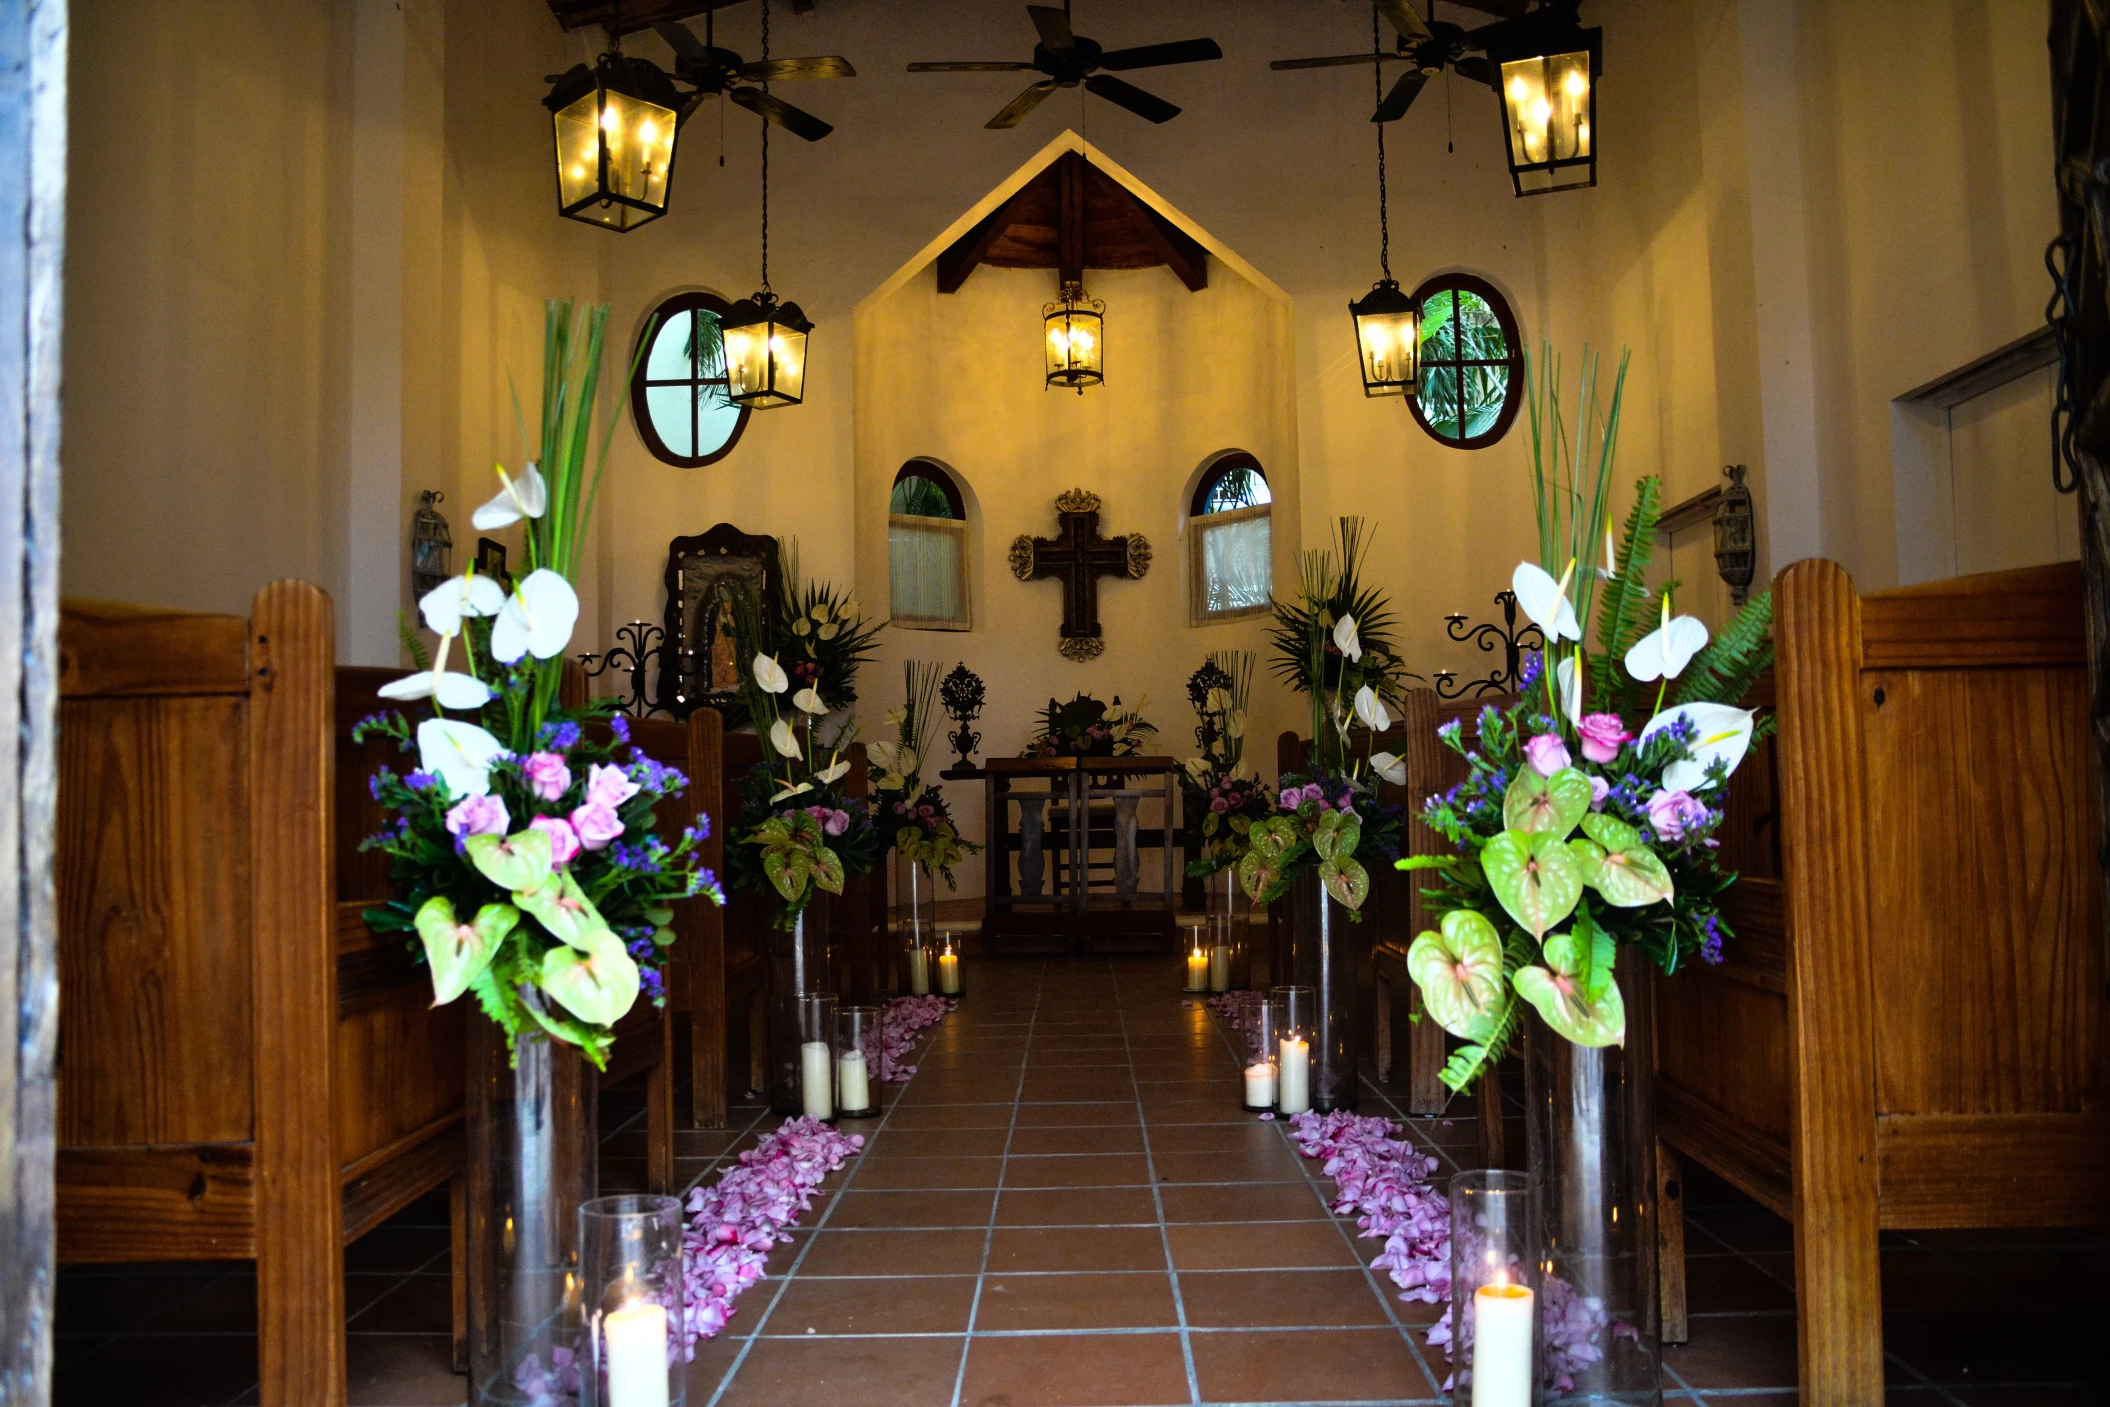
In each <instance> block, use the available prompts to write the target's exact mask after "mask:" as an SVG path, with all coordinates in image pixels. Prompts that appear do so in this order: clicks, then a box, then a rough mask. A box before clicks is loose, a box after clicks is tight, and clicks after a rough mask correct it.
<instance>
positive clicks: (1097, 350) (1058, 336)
mask: <svg viewBox="0 0 2110 1407" xmlns="http://www.w3.org/2000/svg"><path fill="white" fill-rule="evenodd" d="M1040 320H1041V322H1042V324H1044V325H1045V326H1046V328H1047V332H1048V385H1050V386H1074V387H1076V388H1077V394H1078V395H1080V396H1081V395H1083V394H1084V388H1085V387H1087V386H1097V385H1098V384H1099V383H1100V382H1102V381H1104V380H1106V304H1104V303H1102V302H1100V301H1099V300H1098V299H1096V298H1086V297H1085V296H1084V285H1083V284H1082V283H1080V282H1078V281H1077V280H1075V279H1071V280H1070V281H1068V282H1067V283H1065V284H1063V286H1062V297H1061V298H1060V299H1058V300H1057V301H1056V302H1053V303H1049V304H1046V305H1045V306H1043V307H1042V308H1041V310H1040Z"/></svg>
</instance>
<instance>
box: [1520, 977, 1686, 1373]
mask: <svg viewBox="0 0 2110 1407" xmlns="http://www.w3.org/2000/svg"><path fill="white" fill-rule="evenodd" d="M1613 972H1614V976H1615V978H1616V980H1617V981H1618V984H1619V993H1620V997H1621V999H1622V1001H1623V1002H1624V1004H1625V1006H1626V1043H1625V1045H1623V1046H1618V1045H1612V1046H1604V1047H1602V1048H1598V1049H1590V1048H1586V1047H1583V1046H1578V1045H1576V1044H1574V1043H1573V1042H1571V1041H1569V1040H1567V1039H1566V1038H1565V1037H1562V1036H1561V1035H1559V1034H1557V1033H1556V1032H1555V1031H1553V1029H1552V1028H1551V1027H1549V1026H1547V1025H1546V1024H1545V1023H1544V1022H1543V1021H1541V1020H1540V1019H1539V1018H1538V1015H1537V1013H1535V1012H1533V1013H1527V1015H1526V1017H1525V1022H1526V1024H1525V1029H1524V1099H1525V1120H1524V1136H1525V1145H1526V1164H1527V1166H1528V1167H1529V1169H1530V1172H1531V1174H1532V1176H1533V1177H1535V1178H1536V1179H1537V1180H1538V1185H1539V1189H1540V1206H1541V1215H1542V1217H1543V1220H1544V1228H1545V1236H1546V1258H1545V1285H1544V1300H1543V1309H1544V1317H1545V1320H1546V1324H1547V1334H1546V1340H1545V1352H1546V1368H1545V1371H1546V1373H1547V1374H1548V1375H1549V1376H1552V1377H1555V1378H1556V1379H1558V1380H1564V1381H1566V1382H1572V1384H1573V1386H1572V1387H1563V1388H1562V1390H1561V1391H1560V1392H1559V1393H1557V1394H1552V1397H1553V1400H1556V1401H1559V1402H1561V1403H1614V1402H1616V1403H1641V1404H1646V1405H1647V1407H1654V1404H1657V1403H1660V1402H1661V1401H1662V1400H1663V1391H1662V1388H1661V1386H1660V1385H1659V1380H1658V1371H1659V1362H1660V1359H1661V1351H1660V1346H1659V1341H1658V1333H1659V1320H1658V1316H1657V1299H1656V1272H1657V1266H1656V1201H1655V1192H1656V1184H1655V1166H1656V1162H1655V1159H1656V1110H1655V1084H1654V1070H1655V1043H1654V1040H1653V1034H1652V1033H1653V1030H1654V1022H1653V1012H1652V1003H1651V1000H1650V993H1651V986H1650V982H1649V971H1648V963H1647V959H1646V958H1644V957H1643V956H1642V955H1641V954H1640V953H1638V952H1636V951H1634V950H1633V949H1631V948H1622V949H1621V950H1620V953H1619V958H1618V963H1617V965H1616V966H1615V968H1614V969H1613Z"/></svg>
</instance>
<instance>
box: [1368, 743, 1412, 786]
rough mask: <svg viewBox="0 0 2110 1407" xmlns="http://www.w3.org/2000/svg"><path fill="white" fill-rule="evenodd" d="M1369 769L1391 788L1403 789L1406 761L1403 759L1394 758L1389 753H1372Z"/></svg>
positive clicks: (1405, 781) (1405, 782)
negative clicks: (1389, 784)
mask: <svg viewBox="0 0 2110 1407" xmlns="http://www.w3.org/2000/svg"><path fill="white" fill-rule="evenodd" d="M1370 767H1371V770H1372V771H1374V772H1376V773H1377V775H1379V776H1380V777H1383V778H1384V779H1385V780H1386V781H1388V782H1390V783H1391V784H1392V785H1393V786H1396V787H1403V786H1405V785H1406V784H1407V759H1405V758H1404V757H1394V756H1393V755H1392V754H1391V753H1389V752H1373V753H1371V754H1370Z"/></svg>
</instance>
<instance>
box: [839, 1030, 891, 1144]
mask: <svg viewBox="0 0 2110 1407" xmlns="http://www.w3.org/2000/svg"><path fill="white" fill-rule="evenodd" d="M879 1048H880V1038H879V1008H878V1007H876V1006H846V1007H844V1008H843V1009H842V1010H840V1011H838V1012H836V1013H835V1105H836V1117H837V1118H842V1119H873V1118H877V1117H878V1116H879V1100H878V1099H877V1098H876V1097H875V1096H876V1094H877V1092H878V1089H879V1080H880V1074H881V1072H880V1069H879V1061H880V1053H879Z"/></svg>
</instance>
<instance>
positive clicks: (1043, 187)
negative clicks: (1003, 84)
mask: <svg viewBox="0 0 2110 1407" xmlns="http://www.w3.org/2000/svg"><path fill="white" fill-rule="evenodd" d="M981 264H989V265H992V266H994V267H997V268H1007V269H1047V268H1052V269H1054V270H1056V276H1057V278H1058V279H1059V280H1061V281H1062V282H1070V281H1073V280H1074V281H1078V282H1081V281H1083V279H1084V275H1085V273H1086V271H1087V270H1090V269H1148V268H1155V267H1156V266H1158V265H1159V264H1163V265H1164V266H1165V267H1166V268H1168V269H1170V270H1171V271H1172V274H1173V277H1175V278H1177V279H1178V280H1179V281H1180V282H1181V283H1183V284H1185V285H1186V286H1187V288H1188V289H1189V290H1190V291H1193V292H1200V291H1201V290H1202V289H1204V288H1207V287H1208V286H1209V253H1208V251H1207V250H1206V249H1204V248H1203V247H1202V246H1201V244H1200V243H1199V242H1198V241H1196V240H1195V239H1194V238H1193V237H1192V236H1190V235H1188V234H1187V233H1186V232H1185V231H1183V230H1181V229H1180V228H1179V226H1177V225H1175V224H1173V223H1172V221H1171V220H1169V219H1167V218H1166V217H1165V216H1164V215H1162V214H1160V213H1159V212H1158V211H1156V210H1153V209H1152V208H1151V207H1150V206H1149V205H1148V204H1147V203H1146V202H1145V201H1143V200H1142V198H1141V197H1139V196H1137V195H1136V193H1135V192H1134V191H1131V190H1129V189H1128V187H1126V186H1124V185H1122V184H1121V183H1120V182H1118V181H1116V180H1114V179H1113V178H1112V177H1110V176H1108V175H1107V174H1106V173H1105V172H1104V171H1100V170H1097V169H1095V168H1094V167H1093V166H1092V165H1091V164H1090V163H1089V162H1087V161H1086V160H1085V159H1084V154H1083V153H1081V152H1065V153H1063V154H1062V155H1061V156H1060V157H1057V158H1056V159H1055V160H1054V161H1052V162H1050V163H1049V164H1048V165H1047V166H1046V167H1045V168H1043V169H1042V170H1041V171H1039V172H1037V173H1036V174H1035V175H1034V176H1033V178H1032V179H1031V180H1029V181H1027V182H1026V184H1025V185H1023V186H1021V187H1019V188H1018V190H1016V191H1015V192H1013V193H1012V195H1011V197H1010V199H1008V200H1006V201H1005V202H1004V203H1003V204H1002V205H1000V206H998V207H997V208H996V209H995V210H993V211H991V212H990V213H989V214H988V215H986V216H984V217H983V218H982V219H981V220H979V221H977V222H976V223H975V226H974V228H972V229H970V230H969V231H968V232H967V233H966V234H964V235H961V236H960V237H959V238H958V239H956V240H954V241H953V242H952V243H951V244H950V245H948V246H947V247H946V248H945V250H944V251H943V252H942V253H940V254H939V255H938V258H937V271H938V291H939V292H940V293H955V292H958V291H959V288H960V286H961V285H962V284H964V283H966V282H967V278H968V275H970V274H972V273H973V272H974V270H975V268H976V266H978V265H981Z"/></svg>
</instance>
